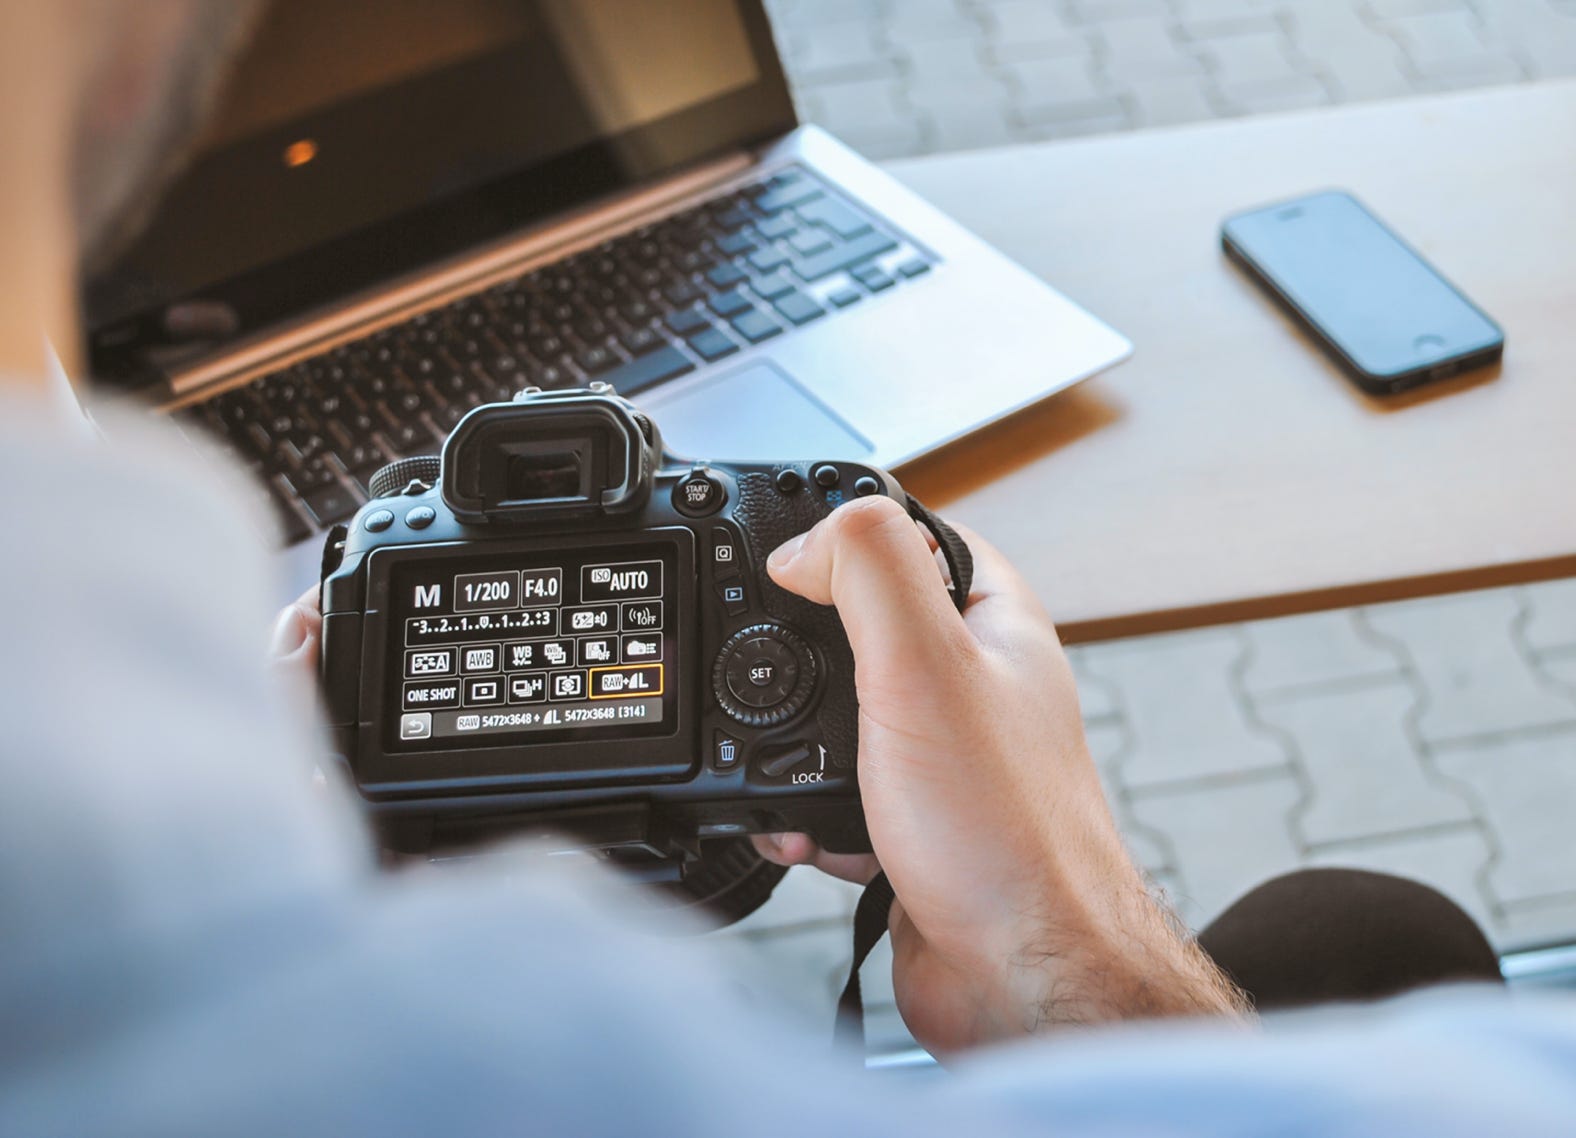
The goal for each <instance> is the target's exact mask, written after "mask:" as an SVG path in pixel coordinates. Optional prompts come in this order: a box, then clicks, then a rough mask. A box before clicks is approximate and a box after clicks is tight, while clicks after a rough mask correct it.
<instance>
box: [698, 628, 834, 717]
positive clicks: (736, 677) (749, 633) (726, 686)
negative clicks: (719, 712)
mask: <svg viewBox="0 0 1576 1138" xmlns="http://www.w3.org/2000/svg"><path fill="white" fill-rule="evenodd" d="M815 679H816V666H815V656H814V654H813V653H812V652H811V651H810V646H809V645H808V644H806V643H805V642H804V640H803V639H802V638H801V637H800V636H799V635H798V633H795V632H791V631H790V630H788V629H786V628H784V627H783V626H782V625H780V624H752V625H748V626H747V627H745V628H741V629H739V631H737V632H735V633H734V634H733V635H732V636H730V637H729V638H728V641H727V643H725V644H724V645H723V646H722V651H721V652H719V653H717V662H716V664H715V665H713V667H712V670H711V683H712V690H713V692H714V693H715V694H716V697H717V703H718V705H719V706H720V707H721V708H722V709H723V710H724V711H726V712H727V713H728V714H729V715H731V716H732V717H733V718H734V719H737V720H738V721H739V722H740V723H744V724H748V725H749V726H751V727H771V726H774V725H776V724H778V723H785V722H787V721H788V720H789V719H792V718H793V717H794V716H795V715H797V714H799V712H801V711H803V710H804V706H805V704H807V703H809V702H810V696H811V695H812V694H813V693H814V692H815Z"/></svg>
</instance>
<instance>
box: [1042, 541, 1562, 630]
mask: <svg viewBox="0 0 1576 1138" xmlns="http://www.w3.org/2000/svg"><path fill="white" fill-rule="evenodd" d="M1563 577H1576V554H1573V555H1570V556H1564V557H1552V558H1548V559H1545V560H1541V561H1526V562H1512V563H1507V564H1503V565H1489V566H1483V567H1480V568H1473V569H1466V570H1461V571H1458V572H1451V573H1434V574H1427V575H1424V576H1419V577H1404V578H1396V579H1394V580H1389V581H1364V582H1361V583H1359V584H1354V585H1342V586H1338V587H1335V588H1330V589H1320V590H1317V591H1315V592H1308V593H1272V594H1267V595H1265V596H1262V597H1251V598H1248V599H1246V600H1240V601H1222V602H1220V603H1219V604H1209V605H1196V606H1192V607H1189V608H1179V609H1168V610H1164V611H1156V612H1142V613H1132V614H1130V615H1126V616H1113V617H1095V618H1093V619H1090V620H1078V621H1068V622H1067V623H1066V624H1062V623H1060V622H1058V623H1057V626H1056V628H1057V631H1058V632H1060V633H1061V637H1062V643H1064V644H1092V643H1096V642H1098V641H1102V640H1122V639H1125V638H1127V637H1131V636H1152V635H1155V634H1157V633H1163V632H1183V631H1188V630H1190V629H1198V628H1208V627H1212V626H1217V625H1223V624H1238V623H1240V622H1242V621H1248V620H1274V619H1276V618H1277V617H1286V616H1302V615H1305V614H1308V613H1315V612H1326V611H1328V610H1330V609H1343V608H1352V607H1355V606H1358V605H1375V604H1384V603H1386V602H1389V601H1409V600H1417V599H1420V598H1426V597H1437V596H1445V595H1448V594H1451V593H1465V592H1470V591H1472V590H1474V589H1494V588H1503V587H1506V586H1510V585H1531V584H1536V583H1537V582H1539V581H1553V580H1558V579H1560V578H1563ZM1051 616H1052V618H1053V619H1054V618H1055V616H1056V614H1055V613H1054V612H1052V613H1051Z"/></svg>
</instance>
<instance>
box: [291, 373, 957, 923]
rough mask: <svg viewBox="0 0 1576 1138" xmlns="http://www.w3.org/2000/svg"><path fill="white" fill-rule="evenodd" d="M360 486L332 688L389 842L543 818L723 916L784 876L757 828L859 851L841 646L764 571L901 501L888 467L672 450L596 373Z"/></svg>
mask: <svg viewBox="0 0 1576 1138" xmlns="http://www.w3.org/2000/svg"><path fill="white" fill-rule="evenodd" d="M370 490H371V498H370V500H369V501H368V502H367V504H366V505H365V506H363V507H362V508H361V510H360V511H359V512H358V513H357V515H356V516H355V518H354V519H353V520H352V521H351V522H350V523H349V525H348V526H345V527H340V528H338V529H336V530H335V531H334V532H333V533H331V534H330V536H329V541H328V547H327V549H326V550H325V556H324V574H323V582H322V607H323V653H322V669H323V670H322V682H323V690H324V696H325V702H326V706H327V709H328V715H329V722H330V725H331V729H332V737H333V744H334V750H335V752H336V754H337V756H338V758H339V760H340V761H341V762H342V763H343V765H344V767H345V768H347V770H348V773H349V775H350V777H351V779H352V781H353V782H354V784H355V786H356V787H357V789H358V791H359V793H360V795H361V798H362V799H363V800H364V803H365V806H366V809H367V811H368V812H369V814H370V816H371V818H372V820H373V823H374V826H375V828H376V830H377V832H378V835H379V838H380V840H381V842H382V843H383V845H384V846H385V847H386V848H388V849H391V850H394V851H398V852H403V853H408V854H423V855H429V856H431V855H441V854H443V853H446V852H448V851H452V850H462V849H464V848H466V847H470V846H473V845H475V844H476V843H477V842H479V841H484V840H487V839H491V838H495V837H500V836H503V835H506V834H512V833H518V832H521V831H526V830H540V831H543V832H544V833H550V834H552V835H554V836H555V838H556V840H558V841H560V842H561V843H563V845H562V846H561V847H559V848H577V849H582V850H587V851H598V852H599V853H600V854H601V855H602V856H606V857H609V858H611V859H613V860H616V861H618V862H620V863H621V864H622V865H624V866H625V867H627V868H629V869H631V870H634V871H636V876H637V877H639V878H643V879H645V880H655V881H661V882H666V883H668V884H669V885H671V886H672V887H673V888H672V890H670V892H671V893H672V894H673V895H674V896H675V897H677V898H679V899H680V900H688V901H700V902H710V903H711V905H712V907H713V908H715V909H718V910H720V911H721V914H722V915H724V916H734V917H736V916H740V915H742V914H743V913H744V912H748V911H749V910H750V909H752V908H754V907H755V905H757V904H759V903H760V902H761V901H764V900H765V898H766V896H767V895H768V894H769V893H770V891H771V887H772V886H773V885H775V883H776V881H777V879H778V878H780V876H781V871H780V870H778V869H777V867H774V866H770V865H768V864H767V863H764V862H761V861H760V860H759V859H758V858H757V857H756V856H755V854H754V851H753V849H752V848H751V847H750V846H749V843H748V841H747V839H746V835H749V834H751V833H759V832H771V831H788V830H794V831H801V830H802V831H806V832H808V833H810V834H812V835H814V836H815V838H816V839H817V840H818V841H819V842H820V843H821V844H822V845H823V846H824V847H825V848H827V849H830V850H836V851H844V852H853V851H860V850H868V849H869V839H868V836H867V834H866V832H865V827H864V819H863V814H862V811H861V809H860V803H859V787H858V780H857V777H856V772H855V763H854V759H855V754H856V751H857V748H858V729H857V722H858V715H857V705H856V702H855V696H854V661H853V656H852V654H851V652H850V649H849V645H848V640H847V637H846V636H845V635H844V632H843V628H842V624H841V622H840V621H839V620H838V617H837V613H836V611H835V610H834V609H832V608H830V607H826V606H822V605H817V604H813V603H811V602H809V601H807V600H805V599H803V598H801V597H798V596H795V595H793V594H791V593H789V592H787V591H786V590H783V589H781V588H779V587H778V586H776V585H775V584H773V583H772V581H771V580H770V578H769V577H768V576H767V574H766V558H767V555H768V554H769V553H770V552H771V551H772V550H773V549H774V548H775V547H776V546H777V545H779V544H780V543H782V542H783V541H786V540H787V539H788V538H790V537H792V536H794V535H795V534H798V533H802V532H803V531H805V530H807V529H809V528H810V527H811V526H813V525H814V524H815V523H816V522H817V521H819V520H820V519H822V518H824V517H826V516H827V515H828V514H829V513H831V512H832V511H833V510H834V509H836V508H837V507H838V506H840V505H842V504H843V503H844V502H847V501H849V500H851V499H853V498H856V497H862V496H869V495H873V494H884V495H886V496H888V497H890V498H894V499H896V500H897V501H899V502H901V503H904V505H905V506H909V505H910V500H909V498H908V496H907V495H906V494H905V493H904V492H903V490H902V489H901V488H900V487H899V486H898V484H897V482H896V481H895V480H894V479H893V478H892V476H891V475H889V474H887V473H886V472H885V471H882V470H879V469H876V468H874V467H870V466H864V465H860V464H858V463H852V462H841V461H814V462H779V463H766V464H751V463H720V462H692V461H687V460H681V459H678V458H676V457H674V456H673V455H670V454H668V453H666V452H665V451H664V450H663V447H662V443H661V438H660V436H659V434H658V431H657V428H656V427H655V425H654V424H653V423H652V422H651V420H650V419H649V418H647V417H646V416H645V415H644V414H642V413H641V412H640V411H638V410H636V409H635V408H634V406H633V405H631V404H630V403H628V402H626V401H625V400H623V399H621V398H619V397H618V396H616V395H614V394H612V393H611V391H610V389H608V388H607V387H605V385H598V386H597V387H593V388H592V389H590V390H589V391H585V390H573V391H553V392H541V391H536V390H534V389H530V390H527V391H525V392H522V393H521V394H520V395H519V396H517V397H516V399H515V401H514V402H512V403H499V404H490V405H484V406H480V407H477V408H476V409H474V410H473V411H471V412H470V413H469V414H468V415H467V416H466V417H465V418H464V419H463V420H461V421H460V423H459V424H458V425H457V426H456V427H455V429H454V431H453V433H452V434H451V435H450V437H449V438H448V440H447V442H446V443H445V445H444V447H443V453H442V456H441V457H434V458H409V459H404V460H401V461H399V462H396V463H393V464H392V465H390V466H388V467H386V468H384V469H383V470H382V471H380V472H379V473H378V475H377V476H376V477H375V478H374V480H373V483H372V486H371V488H370ZM910 509H911V512H912V513H914V515H915V517H916V518H917V519H919V520H921V521H923V522H924V523H925V524H927V525H939V523H936V522H935V520H934V519H933V518H931V517H930V515H928V514H926V513H925V512H924V511H923V508H922V507H919V506H918V505H917V504H914V505H912V506H911V507H910ZM942 528H943V529H944V527H942ZM940 537H941V535H939V534H938V540H939V539H940ZM948 541H949V542H950V543H956V539H955V538H952V537H949V538H948ZM944 548H945V546H944ZM957 548H959V549H961V544H960V543H957ZM963 556H964V557H965V558H966V551H964V553H963ZM950 558H952V554H951V553H950V552H949V559H950ZM953 573H954V578H955V579H957V578H959V577H960V576H962V577H965V578H966V576H967V572H966V567H963V566H960V565H959V564H957V563H956V562H955V561H954V562H953ZM966 589H967V582H966V580H965V581H964V582H963V590H964V592H965V593H966Z"/></svg>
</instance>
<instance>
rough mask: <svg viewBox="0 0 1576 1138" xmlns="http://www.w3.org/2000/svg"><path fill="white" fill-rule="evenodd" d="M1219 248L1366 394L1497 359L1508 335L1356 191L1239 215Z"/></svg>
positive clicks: (1227, 226) (1229, 222) (1229, 220)
mask: <svg viewBox="0 0 1576 1138" xmlns="http://www.w3.org/2000/svg"><path fill="white" fill-rule="evenodd" d="M1220 237H1221V246H1222V248H1224V249H1225V251H1226V256H1228V257H1230V258H1231V259H1232V260H1233V261H1235V262H1236V263H1237V264H1239V265H1241V266H1242V267H1243V269H1244V270H1246V271H1247V273H1248V275H1249V276H1250V277H1252V278H1253V279H1254V280H1255V281H1257V282H1258V284H1259V285H1260V286H1261V287H1262V288H1264V289H1265V291H1267V292H1268V293H1269V294H1270V296H1271V297H1272V298H1274V299H1275V300H1276V301H1277V302H1279V303H1280V304H1281V306H1282V307H1283V308H1285V309H1286V310H1287V311H1288V312H1289V313H1290V314H1291V315H1292V316H1294V317H1295V318H1296V319H1297V320H1298V321H1299V322H1300V323H1301V324H1302V325H1303V326H1304V327H1305V328H1306V329H1307V330H1308V331H1309V332H1310V333H1311V334H1312V335H1313V336H1314V337H1315V339H1317V340H1318V341H1319V343H1320V345H1321V346H1322V347H1323V348H1324V350H1325V351H1326V352H1328V353H1329V354H1330V355H1331V356H1332V357H1333V358H1334V360H1335V362H1336V363H1338V364H1340V366H1341V368H1342V369H1343V370H1344V371H1345V372H1346V373H1347V374H1348V375H1349V376H1351V378H1352V379H1353V380H1354V381H1356V383H1357V385H1358V386H1359V387H1361V388H1362V389H1363V390H1364V391H1367V392H1370V393H1372V394H1375V395H1388V394H1391V393H1393V392H1397V391H1404V390H1406V389H1407V388H1409V387H1416V386H1417V385H1418V384H1422V383H1428V382H1429V381H1431V380H1435V379H1444V378H1446V377H1447V376H1452V375H1457V374H1459V373H1460V372H1463V371H1468V370H1470V369H1471V368H1476V367H1482V366H1484V365H1486V364H1491V363H1494V362H1496V361H1497V360H1498V359H1499V358H1500V356H1502V355H1503V354H1504V351H1505V333H1504V332H1503V331H1501V330H1500V327H1499V325H1497V324H1495V323H1494V321H1492V320H1490V319H1489V318H1488V316H1487V315H1486V314H1485V313H1484V312H1483V310H1482V309H1480V308H1478V306H1477V305H1475V304H1473V303H1472V302H1471V301H1470V300H1468V299H1467V298H1466V297H1465V296H1464V295H1463V294H1462V293H1461V290H1459V289H1458V288H1456V287H1455V286H1454V285H1452V284H1451V283H1450V282H1449V281H1447V280H1445V278H1444V277H1442V276H1440V275H1439V272H1438V270H1436V269H1435V268H1434V267H1433V266H1432V265H1430V264H1429V263H1428V262H1427V261H1425V260H1423V258H1422V257H1421V256H1420V255H1419V254H1418V253H1417V252H1416V251H1415V250H1414V249H1412V248H1411V247H1410V246H1409V245H1407V244H1406V243H1405V242H1404V241H1402V240H1401V239H1400V238H1399V237H1397V236H1396V235H1395V234H1394V233H1393V232H1391V230H1390V229H1389V228H1388V227H1387V226H1386V225H1385V224H1384V222H1382V221H1380V220H1379V219H1378V218H1377V217H1375V216H1374V215H1373V214H1372V213H1370V212H1369V211H1368V210H1367V208H1365V207H1364V206H1363V204H1362V203H1361V202H1359V201H1358V200H1357V199H1356V198H1354V197H1353V196H1352V195H1351V194H1349V193H1346V192H1344V191H1341V190H1327V191H1325V192H1323V193H1317V194H1310V195H1309V196H1307V197H1303V198H1297V199H1295V200H1293V201H1288V202H1281V203H1280V204H1279V205H1271V206H1264V207H1262V208H1259V209H1254V210H1249V211H1248V212H1246V213H1239V214H1235V215H1234V216H1232V217H1229V218H1227V219H1226V220H1225V222H1224V223H1222V225H1221V229H1220Z"/></svg>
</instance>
